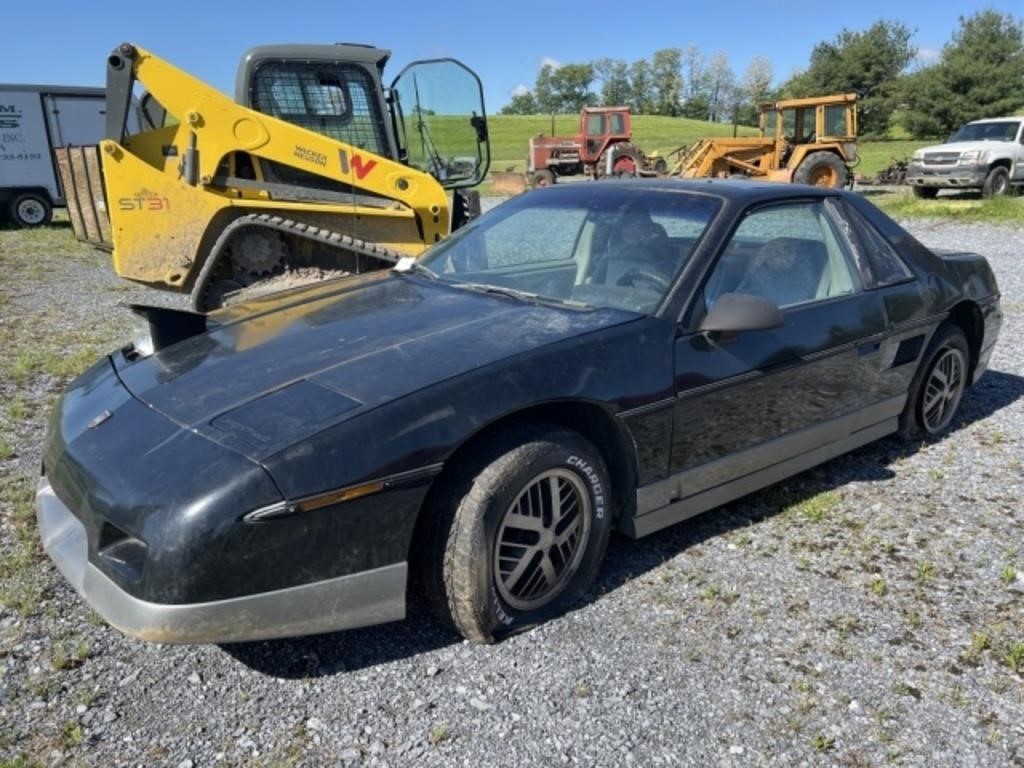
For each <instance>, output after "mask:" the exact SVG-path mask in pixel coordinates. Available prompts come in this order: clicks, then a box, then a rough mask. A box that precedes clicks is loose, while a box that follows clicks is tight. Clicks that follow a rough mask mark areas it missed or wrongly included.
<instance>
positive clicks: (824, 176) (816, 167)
mask: <svg viewBox="0 0 1024 768" xmlns="http://www.w3.org/2000/svg"><path fill="white" fill-rule="evenodd" d="M793 181H795V182H796V183H797V184H810V185H811V186H813V187H830V188H832V189H842V188H843V187H845V186H846V184H847V182H848V181H849V173H848V172H847V169H846V164H845V163H844V162H843V161H842V160H840V159H839V157H837V156H836V155H834V154H832V153H831V152H811V154H809V155H808V156H807V157H805V158H804V160H803V162H802V163H800V167H799V168H797V169H796V172H795V173H794V174H793Z"/></svg>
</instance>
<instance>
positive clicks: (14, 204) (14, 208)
mask: <svg viewBox="0 0 1024 768" xmlns="http://www.w3.org/2000/svg"><path fill="white" fill-rule="evenodd" d="M7 215H8V217H9V218H10V220H11V221H12V222H13V223H14V225H15V226H16V227H24V228H26V229H27V228H29V227H42V226H45V225H46V224H49V223H50V221H51V220H52V219H53V207H52V206H51V205H50V201H49V200H47V199H46V198H45V197H44V196H43V195H40V194H37V193H35V192H22V193H21V194H20V195H15V196H14V198H13V199H12V200H11V202H10V203H9V204H8V206H7Z"/></svg>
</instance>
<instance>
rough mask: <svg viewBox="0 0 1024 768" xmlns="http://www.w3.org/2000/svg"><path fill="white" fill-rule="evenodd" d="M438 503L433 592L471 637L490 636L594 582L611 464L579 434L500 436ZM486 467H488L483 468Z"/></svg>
mask: <svg viewBox="0 0 1024 768" xmlns="http://www.w3.org/2000/svg"><path fill="white" fill-rule="evenodd" d="M474 453H475V454H476V455H477V456H480V460H479V462H474V461H472V460H471V459H469V458H468V457H467V462H468V464H476V466H475V467H470V466H468V464H467V466H465V467H462V470H463V471H462V473H461V477H460V478H454V477H453V478H451V479H450V480H449V482H448V483H447V484H446V486H445V491H444V493H442V494H441V495H440V499H442V500H440V501H439V503H438V505H437V506H435V508H434V509H433V510H430V509H428V510H425V512H427V513H429V512H431V511H433V512H435V513H437V514H435V515H432V518H433V519H432V520H431V521H430V523H429V524H430V525H431V527H432V528H433V531H432V534H431V536H430V539H431V540H430V541H429V542H428V546H426V547H424V548H423V550H422V553H423V555H424V556H425V557H427V558H429V560H428V562H426V563H424V569H425V571H426V573H425V574H424V575H425V576H426V586H427V592H428V595H429V596H430V598H431V601H432V602H433V603H434V607H435V609H436V610H437V612H438V613H439V614H440V616H441V618H442V619H443V620H445V621H446V622H447V623H448V624H450V625H451V626H453V627H454V628H455V629H457V630H458V631H459V632H460V633H461V634H462V635H463V636H464V637H465V638H467V639H468V640H471V641H472V642H476V643H492V642H495V641H497V640H501V639H502V638H505V637H507V636H509V635H512V634H515V633H517V632H522V631H524V630H526V629H529V628H530V627H533V626H536V625H537V624H540V623H542V622H544V621H546V620H547V619H549V618H552V617H555V616H557V615H559V614H561V613H563V612H564V611H565V610H566V609H568V608H569V607H570V606H572V605H573V604H574V603H575V602H577V601H578V600H579V599H580V597H581V596H582V595H583V593H584V592H585V591H586V590H587V589H588V588H589V587H590V585H591V583H592V582H593V580H594V577H595V575H596V574H597V571H598V568H599V567H600V564H601V560H602V559H603V557H604V553H605V549H606V548H607V546H608V536H609V533H610V531H611V524H612V509H611V506H610V495H609V490H610V486H609V480H608V471H607V469H606V468H605V464H604V461H603V460H602V458H601V455H600V453H598V451H597V450H596V449H595V448H594V446H593V445H592V444H591V443H590V442H589V441H588V440H586V439H584V438H583V437H582V436H581V435H579V434H578V433H576V432H572V431H569V430H567V429H563V428H559V427H555V426H553V425H552V426H544V425H541V424H534V425H524V426H522V427H519V428H515V429H511V430H507V431H503V432H500V433H497V434H495V435H494V437H493V438H492V439H491V440H490V441H489V442H488V444H487V445H485V446H481V450H480V451H475V452H474ZM481 466H482V469H481Z"/></svg>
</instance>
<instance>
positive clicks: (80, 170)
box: [54, 145, 114, 251]
mask: <svg viewBox="0 0 1024 768" xmlns="http://www.w3.org/2000/svg"><path fill="white" fill-rule="evenodd" d="M54 154H55V155H56V157H57V168H58V170H59V171H60V183H61V187H63V189H64V197H65V199H66V200H67V205H68V218H69V219H71V228H72V229H73V230H74V232H75V239H77V240H80V241H81V242H83V243H89V244H91V245H94V246H96V247H97V248H101V249H103V250H105V251H111V250H113V247H114V246H113V240H112V239H111V235H110V217H109V216H108V214H107V203H106V198H105V195H104V190H103V175H102V173H101V170H100V156H99V148H98V147H96V146H95V145H92V146H87V147H73V146H69V147H58V148H56V149H54Z"/></svg>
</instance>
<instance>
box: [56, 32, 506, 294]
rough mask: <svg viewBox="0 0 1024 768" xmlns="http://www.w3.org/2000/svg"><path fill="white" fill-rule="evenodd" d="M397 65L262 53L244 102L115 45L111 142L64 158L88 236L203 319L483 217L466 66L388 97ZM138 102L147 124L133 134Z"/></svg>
mask: <svg viewBox="0 0 1024 768" xmlns="http://www.w3.org/2000/svg"><path fill="white" fill-rule="evenodd" d="M389 56H390V53H389V52H388V51H385V50H381V49H378V48H373V47H369V46H362V45H302V46H298V45H287V46H285V45H276V46H262V47H258V48H254V49H252V50H250V51H249V52H247V53H246V55H245V56H244V58H243V59H242V62H241V64H240V66H239V69H238V77H237V81H236V93H235V100H234V101H233V100H231V99H230V98H228V97H227V96H225V95H223V94H222V93H220V92H219V91H217V90H216V89H214V88H212V87H210V86H209V85H207V84H206V83H203V82H202V81H200V80H198V79H196V78H195V77H193V76H191V75H189V74H187V73H185V72H183V71H182V70H180V69H177V68H176V67H174V66H172V65H171V64H169V63H168V62H166V61H164V60H163V59H161V58H159V57H158V56H156V55H154V54H153V53H151V52H149V51H146V50H144V49H142V48H140V47H138V46H135V45H131V44H128V43H125V44H123V45H120V46H118V47H117V48H116V49H115V50H114V51H113V53H112V54H111V55H110V57H109V59H108V61H107V130H106V133H107V136H106V139H105V140H103V141H102V142H101V143H100V144H99V147H98V148H96V147H93V148H90V147H86V148H72V149H69V150H64V151H62V152H61V153H60V156H59V157H58V162H59V166H60V168H61V171H62V177H63V181H64V186H65V189H67V190H68V198H69V214H70V217H71V220H72V224H73V226H74V228H75V232H76V236H77V237H79V239H84V240H88V241H89V242H92V243H94V244H95V245H97V246H100V247H104V248H108V249H110V250H111V251H112V256H113V264H114V270H115V271H116V272H117V274H118V275H121V276H122V277H125V278H127V279H129V280H133V281H136V282H140V283H146V284H149V285H152V286H153V287H156V288H161V289H165V290H172V291H178V292H186V291H187V292H189V293H190V294H191V301H192V305H193V307H194V308H195V309H197V310H199V311H209V310H211V309H215V308H217V307H219V306H221V305H222V304H223V303H225V301H228V300H230V299H231V298H232V297H238V296H242V297H251V296H253V295H254V294H257V293H260V292H264V291H268V290H277V289H278V288H281V287H286V286H287V285H289V284H293V283H295V282H300V281H307V280H311V279H317V278H319V277H323V276H330V275H337V274H339V273H345V272H349V273H351V272H361V271H366V270H370V269H379V268H383V267H387V266H389V265H390V264H392V263H394V262H395V261H397V259H399V258H400V257H402V256H416V255H418V254H419V253H420V252H422V251H423V249H424V248H426V247H427V246H428V245H430V244H431V243H434V242H436V241H438V240H440V239H441V238H443V237H445V236H446V235H448V234H449V232H450V231H451V230H453V229H455V228H457V227H459V226H461V225H462V224H463V223H465V222H466V221H467V220H469V219H470V218H471V217H472V216H473V215H474V214H475V213H476V212H478V211H479V196H478V195H477V194H476V193H475V192H469V191H467V190H468V189H469V188H471V187H473V186H475V185H477V184H479V183H480V181H481V180H482V179H483V178H484V176H485V175H486V174H487V170H488V167H489V164H490V152H489V147H488V138H487V122H486V113H485V111H484V103H483V89H482V87H481V84H480V80H479V78H478V77H477V76H476V74H475V73H473V71H472V70H470V69H469V68H467V67H466V66H465V65H463V64H461V63H460V62H458V61H455V60H453V59H436V60H431V61H424V62H417V63H414V64H411V65H409V66H408V67H406V68H405V69H404V70H403V71H402V73H401V74H400V75H399V76H398V78H396V80H395V81H394V82H393V83H392V85H391V87H390V88H384V86H383V85H382V76H383V70H384V65H385V63H386V62H387V60H388V58H389ZM140 88H144V89H145V92H144V93H141V94H140V93H138V92H137V91H138V90H140ZM136 105H137V108H138V110H139V112H140V113H141V122H142V126H143V128H142V130H141V131H140V132H137V133H132V134H129V133H128V131H127V130H126V126H127V125H128V117H129V114H130V113H131V111H132V110H133V109H135V108H136ZM449 194H450V195H451V202H449Z"/></svg>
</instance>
